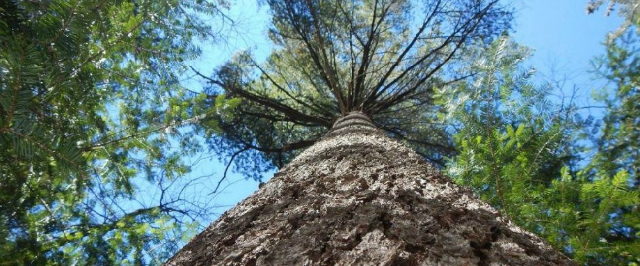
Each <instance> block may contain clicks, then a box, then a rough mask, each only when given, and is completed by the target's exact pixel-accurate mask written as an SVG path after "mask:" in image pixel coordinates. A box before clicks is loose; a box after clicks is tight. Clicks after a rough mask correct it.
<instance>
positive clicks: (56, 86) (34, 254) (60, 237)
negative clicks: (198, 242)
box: [0, 0, 224, 265]
mask: <svg viewBox="0 0 640 266" xmlns="http://www.w3.org/2000/svg"><path fill="white" fill-rule="evenodd" d="M221 7H224V3H223V2H205V1H91V0H90V1H86V0H85V1H2V2H1V4H0V47H1V48H0V180H1V181H0V261H2V262H3V263H9V264H29V265H32V264H45V263H52V264H72V263H79V262H81V263H86V264H124V263H134V262H135V263H141V262H145V261H146V262H150V261H153V260H159V261H163V260H164V259H163V258H165V257H166V256H167V254H171V253H172V252H173V251H174V250H175V249H176V247H177V246H178V245H179V243H180V241H181V237H183V235H184V236H188V235H189V233H188V232H190V231H193V229H194V228H193V226H189V225H190V224H191V223H193V222H194V221H195V219H198V218H199V217H201V216H202V215H206V213H205V212H203V209H199V208H192V207H190V205H188V204H196V203H197V202H193V201H192V200H193V199H191V198H189V197H187V195H185V193H184V191H185V189H186V188H185V186H184V184H185V183H188V182H181V181H177V180H176V177H178V176H181V175H184V174H185V173H186V172H187V171H188V170H189V165H187V164H186V163H185V162H184V161H183V160H181V159H180V156H182V155H184V154H192V153H193V152H195V151H196V150H197V148H198V147H197V145H195V142H194V141H193V139H191V138H190V137H189V135H184V134H183V133H184V130H185V128H187V127H188V126H189V125H190V124H192V123H193V122H196V121H198V118H199V117H201V116H204V115H206V114H205V113H204V112H205V111H204V110H200V109H190V107H191V106H192V105H193V104H194V103H195V102H196V101H198V98H193V97H185V92H184V88H182V87H181V86H180V84H179V79H178V78H179V76H178V73H180V71H184V70H185V67H186V66H185V65H184V63H183V62H185V61H186V60H188V59H190V58H193V57H194V56H196V55H197V54H198V52H199V51H198V48H197V47H196V46H194V45H193V44H192V41H193V40H194V39H195V38H211V37H213V29H212V28H211V26H210V25H206V24H205V23H204V22H203V21H201V20H200V19H199V17H200V16H203V15H207V16H209V15H211V16H213V15H220V14H221V13H220V9H219V8H221ZM211 110H215V109H211ZM211 110H208V111H211ZM181 130H183V131H182V132H181ZM194 181H195V180H191V181H189V182H194ZM145 184H152V185H145ZM141 187H147V188H153V190H154V191H145V193H148V194H141V193H140V192H141V191H140V188H141Z"/></svg>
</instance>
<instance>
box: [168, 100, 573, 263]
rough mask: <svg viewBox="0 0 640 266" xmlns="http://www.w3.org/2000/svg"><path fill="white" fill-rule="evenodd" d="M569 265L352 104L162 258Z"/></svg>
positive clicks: (179, 260)
mask: <svg viewBox="0 0 640 266" xmlns="http://www.w3.org/2000/svg"><path fill="white" fill-rule="evenodd" d="M505 264H506V265H572V264H574V263H573V262H572V261H571V260H569V259H568V258H567V257H566V256H564V255H563V254H561V253H560V252H558V251H556V250H554V249H552V248H551V247H550V246H549V245H548V244H546V243H544V242H543V241H542V240H541V239H540V238H538V237H537V236H535V235H533V234H531V233H529V232H527V231H525V230H523V229H520V228H519V227H517V226H515V225H514V224H512V223H511V222H510V221H509V220H507V219H504V218H502V217H500V215H499V214H498V212H497V211H496V210H494V209H493V208H492V207H490V206H489V205H487V204H486V203H484V202H482V201H480V200H479V199H477V198H476V197H474V196H473V195H472V193H471V191H470V190H468V189H465V188H461V187H459V186H457V185H455V184H454V183H452V182H451V181H450V180H449V178H447V177H446V176H444V175H442V174H441V173H440V172H439V171H437V170H436V169H435V168H433V167H431V166H430V165H428V164H427V163H425V162H424V160H423V159H422V158H421V157H420V156H419V155H417V154H416V153H415V152H413V151H412V150H411V149H409V148H407V147H405V146H404V145H402V144H401V143H399V142H397V141H395V140H392V139H390V138H388V137H387V136H385V135H384V133H383V132H381V131H380V130H378V129H377V128H376V127H375V126H374V125H373V124H372V123H371V120H370V119H369V118H368V117H367V116H366V115H364V114H362V113H358V112H352V113H349V114H348V115H347V116H345V117H343V118H341V119H339V120H338V121H336V123H335V124H334V126H333V128H332V129H331V130H330V131H329V132H328V133H327V134H326V135H325V136H324V137H323V138H322V139H320V141H318V142H317V143H316V144H315V145H313V146H311V147H310V148H308V149H307V150H305V151H304V152H303V153H301V154H300V155H299V156H298V157H296V158H295V159H294V160H293V161H292V162H291V163H290V164H289V165H287V166H286V167H284V168H282V169H281V170H280V171H279V172H278V173H276V174H275V176H274V177H273V178H272V179H271V180H270V181H269V182H267V183H266V184H265V185H264V186H262V188H260V189H259V190H258V191H257V192H256V193H254V194H253V195H252V196H250V197H249V198H247V199H245V200H244V201H242V202H241V203H240V204H238V205H237V206H235V207H234V208H232V209H230V210H229V211H227V212H225V213H224V214H223V215H222V216H221V217H220V218H219V219H218V220H217V221H216V222H214V223H213V224H211V225H210V226H209V227H208V228H207V229H206V230H205V231H204V232H202V233H200V234H199V235H197V236H196V237H195V238H194V239H193V240H192V241H191V242H190V243H188V244H187V245H186V246H185V247H184V248H183V249H182V250H180V251H179V252H178V253H177V254H175V256H174V257H173V258H171V259H170V260H169V261H168V262H167V265H505Z"/></svg>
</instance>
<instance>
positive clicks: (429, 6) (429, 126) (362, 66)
mask: <svg viewBox="0 0 640 266" xmlns="http://www.w3.org/2000/svg"><path fill="white" fill-rule="evenodd" d="M265 3H266V4H268V6H269V8H270V12H271V25H270V29H269V37H270V39H271V40H272V42H273V43H274V45H275V47H274V50H273V51H272V52H271V54H270V56H269V57H268V58H267V60H266V62H256V61H255V60H254V59H253V57H252V56H251V54H250V53H248V52H245V53H239V54H238V55H236V56H235V57H234V59H233V60H231V62H229V63H227V64H226V65H224V66H222V67H219V68H217V69H216V70H215V71H214V73H213V75H211V76H203V75H201V76H203V77H204V78H206V79H207V80H208V81H209V82H210V84H211V86H210V87H209V88H207V89H206V90H205V91H206V93H207V94H209V97H210V98H215V97H216V96H217V95H218V94H226V95H227V96H228V97H234V98H235V97H240V98H242V99H243V104H242V105H240V106H239V108H237V110H235V113H236V114H237V115H236V116H234V118H233V119H217V122H216V123H215V124H216V125H219V126H220V127H221V129H222V134H221V135H220V136H218V137H215V138H212V139H210V140H209V143H210V145H211V146H213V147H215V149H216V150H218V151H221V152H223V153H227V155H229V156H230V157H233V158H235V161H234V165H235V166H236V169H238V170H243V173H246V174H251V173H255V172H256V171H263V170H265V169H269V168H271V166H279V167H282V166H284V164H286V163H287V162H288V161H289V160H291V159H292V158H293V157H294V156H295V155H296V153H297V152H299V151H300V150H301V149H302V148H305V147H308V146H310V145H311V144H313V143H314V142H315V141H316V140H318V139H319V138H320V137H321V136H322V135H323V134H324V133H326V132H327V131H328V130H329V129H330V128H331V126H332V125H333V122H334V121H336V119H338V118H339V117H340V116H342V115H344V114H346V113H348V112H350V111H363V112H365V113H367V114H368V115H369V116H371V117H372V119H373V120H374V121H375V122H376V123H377V126H379V127H380V128H381V129H383V130H385V131H386V132H387V133H388V134H389V135H391V136H393V137H395V138H397V139H400V140H402V141H404V142H405V143H407V144H408V145H410V146H411V147H413V148H415V150H416V151H417V152H419V153H420V154H421V155H422V156H424V157H425V158H426V159H427V160H430V161H433V162H435V163H438V164H439V165H442V164H443V158H444V156H445V155H450V154H452V152H453V149H452V147H451V146H452V145H451V144H452V142H451V139H450V136H449V135H448V134H447V133H446V132H445V131H444V126H443V125H442V124H441V123H439V121H438V120H437V117H436V113H437V108H438V107H437V106H435V105H434V104H433V101H432V97H431V96H432V93H433V90H434V88H436V87H442V86H445V85H446V84H449V83H455V82H457V81H458V80H460V79H463V78H464V77H466V75H470V73H463V72H457V73H456V75H453V74H452V73H451V72H453V71H452V70H454V69H458V68H459V66H460V64H461V62H464V60H465V58H463V57H461V56H460V55H462V54H463V51H465V50H467V49H468V48H469V47H473V46H474V45H475V44H476V43H484V42H488V41H490V40H491V39H493V38H495V37H496V36H497V35H499V34H500V33H501V32H503V31H504V30H507V29H508V28H509V26H510V21H511V12H510V9H509V8H507V7H505V6H504V5H502V3H500V2H499V1H491V0H489V1H485V0H481V1H468V0H462V1H457V0H444V1H439V0H429V1H405V0H401V1H345V0H340V1H304V0H295V1H270V0H269V1H265ZM457 74H459V75H457ZM254 176H255V175H254Z"/></svg>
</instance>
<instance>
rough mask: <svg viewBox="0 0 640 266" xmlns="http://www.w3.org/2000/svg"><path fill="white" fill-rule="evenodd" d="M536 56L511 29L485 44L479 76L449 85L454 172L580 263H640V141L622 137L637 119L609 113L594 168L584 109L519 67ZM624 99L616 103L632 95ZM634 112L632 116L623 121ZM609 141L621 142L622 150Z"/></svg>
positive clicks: (447, 102)
mask: <svg viewBox="0 0 640 266" xmlns="http://www.w3.org/2000/svg"><path fill="white" fill-rule="evenodd" d="M526 55H527V51H526V49H524V48H522V47H519V46H517V45H515V44H514V43H512V42H511V41H509V40H508V38H503V39H502V40H499V41H497V42H495V43H494V44H492V45H491V46H490V47H489V48H488V49H486V50H481V52H480V53H478V56H477V58H480V59H479V60H478V61H477V62H476V63H474V65H473V66H472V67H474V68H478V73H479V74H478V75H476V76H475V77H474V78H473V79H470V80H469V81H468V82H467V83H461V84H460V85H459V86H457V87H455V88H449V89H444V90H443V91H442V92H441V93H442V94H440V95H439V98H440V99H441V103H442V104H443V105H445V106H446V107H447V108H446V110H448V112H447V113H446V114H447V115H448V116H447V117H446V120H448V121H453V124H454V125H456V126H457V127H456V134H455V135H454V138H455V140H456V144H457V145H458V149H459V151H460V154H459V155H457V156H456V157H454V158H453V159H452V160H451V162H450V164H449V165H448V167H447V172H448V173H449V175H450V176H451V177H453V178H454V179H455V180H456V182H457V183H459V184H463V185H468V186H470V187H472V188H473V190H474V191H475V192H476V193H477V195H479V196H480V197H481V198H482V199H484V200H487V201H488V202H489V203H491V205H492V206H496V207H497V208H499V209H500V210H501V213H502V214H503V215H505V216H507V217H509V218H510V219H512V220H513V221H514V222H515V223H516V224H518V225H520V226H523V227H525V228H527V229H528V230H530V231H532V232H534V233H537V234H539V235H540V236H542V237H544V238H546V239H547V241H549V242H550V243H551V244H552V245H554V246H555V247H556V248H557V249H560V250H563V251H564V252H565V253H566V254H567V255H570V256H572V257H573V258H574V259H575V260H577V261H578V262H581V263H587V264H602V265H622V264H629V263H637V262H638V258H639V255H640V254H639V253H638V250H640V248H639V247H640V240H639V239H638V237H637V232H638V227H637V225H638V222H639V220H638V219H639V216H638V213H637V207H638V204H640V193H639V192H638V190H637V189H635V188H633V187H632V186H631V182H632V181H633V180H634V179H635V178H634V175H633V174H630V173H632V172H631V171H633V170H632V169H633V167H634V164H633V160H632V158H633V157H632V156H633V154H635V153H636V150H635V149H627V147H629V146H627V145H631V146H633V145H634V140H631V139H620V138H619V137H620V136H621V135H622V134H629V133H631V132H634V130H636V129H637V128H638V127H637V125H636V126H633V125H629V122H628V121H629V120H628V119H629V116H627V117H624V118H622V119H620V116H619V115H618V114H619V113H618V112H612V113H608V114H607V115H606V117H605V126H604V132H603V135H602V139H601V141H599V142H598V144H599V145H598V147H599V149H601V151H599V152H598V153H597V154H596V155H595V157H594V158H593V159H592V160H591V163H589V164H588V165H587V166H586V167H585V166H584V164H578V163H577V162H578V161H579V159H580V158H579V156H581V153H580V150H581V149H582V147H580V146H579V144H577V143H579V142H580V139H581V136H580V135H581V134H578V133H579V132H581V128H582V127H583V126H584V125H586V124H585V123H587V121H589V120H587V121H583V120H581V119H579V118H577V116H575V114H576V113H575V106H571V105H569V106H567V105H565V106H562V105H558V104H554V103H553V102H552V101H550V100H549V99H548V96H549V92H548V91H546V89H544V87H542V88H537V87H536V86H533V85H531V84H530V81H529V77H530V75H531V74H532V72H531V71H530V70H523V69H521V67H519V63H520V62H521V61H522V60H523V59H524V58H526ZM629 69H634V68H629ZM618 84H628V83H625V82H622V83H618ZM631 84H633V83H631ZM618 99H619V100H621V101H620V102H618V101H617V100H615V101H611V102H610V104H614V103H615V106H618V105H617V104H619V103H625V102H627V100H626V99H625V97H620V98H618ZM636 117H637V116H636ZM631 120H632V121H635V120H633V119H631ZM625 121H627V122H626V123H627V124H628V125H620V124H624V123H625ZM625 128H626V129H625ZM618 129H620V131H618ZM582 141H584V139H583V140H582ZM606 143H615V144H617V145H621V147H622V148H621V151H620V152H615V151H613V150H610V149H609V148H607V147H610V146H608V145H606ZM613 165H615V167H613Z"/></svg>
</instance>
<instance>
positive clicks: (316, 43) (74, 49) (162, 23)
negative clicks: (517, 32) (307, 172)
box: [0, 0, 640, 265]
mask: <svg viewBox="0 0 640 266" xmlns="http://www.w3.org/2000/svg"><path fill="white" fill-rule="evenodd" d="M260 3H261V4H262V5H264V6H265V7H266V8H268V9H269V16H270V23H269V25H268V27H269V29H268V37H269V39H270V42H271V43H272V44H273V49H272V50H271V51H270V54H269V55H268V57H267V58H266V60H258V59H256V57H255V56H254V55H253V54H252V52H251V51H243V52H238V53H236V54H235V55H234V56H233V59H232V60H230V61H229V62H226V63H224V64H222V65H220V66H210V68H208V69H201V68H197V67H194V65H192V64H191V62H192V61H193V60H195V59H197V58H198V57H199V56H200V55H201V52H202V51H201V49H205V47H209V46H207V45H209V44H212V43H216V42H224V41H225V37H226V32H227V31H228V30H229V28H228V27H231V28H233V27H234V26H235V25H234V23H235V21H234V19H232V18H231V17H229V16H227V13H226V12H227V11H228V10H227V9H228V7H229V6H230V4H229V3H227V2H226V1H201V0H162V1H139V0H127V1H97V0H95V1H94V0H83V1H81V0H52V1H15V0H10V1H3V2H2V3H1V4H0V46H1V49H0V223H1V224H0V236H1V238H0V261H3V262H7V263H9V264H72V263H85V264H160V263H162V262H164V261H165V260H166V259H167V258H168V257H169V256H171V255H172V254H173V253H175V251H176V250H177V249H178V248H180V247H181V246H182V245H183V244H184V243H186V241H188V240H189V238H190V237H192V236H193V234H194V233H195V232H197V231H198V230H200V229H202V228H203V227H204V226H206V225H207V224H208V223H210V222H211V221H212V219H213V218H215V208H214V206H212V204H211V203H212V199H213V198H214V197H216V196H218V194H216V193H219V192H220V191H219V188H220V184H221V182H222V181H223V180H224V179H225V178H226V177H227V174H228V173H229V172H231V171H235V172H238V173H242V174H243V175H244V176H245V177H246V178H250V179H251V178H252V179H255V180H258V181H262V178H263V174H264V173H265V172H267V171H268V170H272V169H277V168H281V167H283V166H284V165H286V164H287V162H289V161H290V160H291V159H293V158H294V156H295V155H297V154H298V153H299V152H300V151H301V150H302V149H304V148H306V147H309V146H311V145H312V144H313V143H315V142H316V141H317V140H318V139H319V138H320V137H321V136H322V135H323V134H324V133H326V132H327V131H328V130H329V129H330V128H331V126H332V125H333V123H334V122H335V121H336V119H338V118H339V117H340V116H342V115H344V114H346V113H348V112H350V111H362V112H364V113H366V114H367V115H368V116H370V117H371V118H372V120H373V122H374V123H375V125H376V126H377V127H379V128H380V129H381V130H383V131H384V132H385V133H386V134H388V135H389V136H391V137H394V138H395V139H397V140H399V141H401V142H403V143H404V144H406V145H408V146H409V147H411V148H412V149H414V150H415V151H416V152H418V154H420V155H421V156H422V157H423V158H424V159H425V160H426V161H428V162H430V163H432V164H434V165H436V166H437V167H438V168H440V169H441V170H442V171H444V172H446V173H447V174H448V175H449V176H450V177H451V178H452V179H453V180H455V181H456V182H457V183H459V184H461V185H465V186H468V187H470V188H471V189H472V190H473V191H474V192H475V193H476V194H477V195H478V196H479V197H480V198H482V199H483V200H485V201H487V202H488V203H490V204H491V205H492V206H494V207H495V208H497V209H499V210H500V212H501V215H504V216H506V217H508V218H509V219H511V220H513V221H514V222H515V223H516V224H518V225H520V226H522V227H524V228H526V229H527V230H530V231H531V232H534V233H536V234H538V235H539V236H541V237H542V238H544V239H546V241H548V242H549V243H550V244H552V245H553V246H554V247H555V248H556V249H558V250H560V251H562V252H564V253H565V254H567V255H568V256H570V257H572V258H573V259H574V260H576V261H578V262H579V263H584V264H604V265H614V264H616V265H624V264H628V265H635V264H638V263H640V253H639V252H638V250H640V240H639V238H640V227H639V226H640V214H639V210H638V204H640V192H639V188H640V177H639V176H638V173H639V172H640V153H639V152H638V151H640V105H638V103H639V102H640V98H639V97H640V96H639V92H640V89H639V82H640V76H639V73H638V71H639V70H640V66H639V65H638V64H639V62H640V60H639V59H640V58H639V57H640V55H639V53H638V49H639V45H640V43H639V40H638V37H639V34H640V31H639V28H638V26H639V25H640V19H638V15H637V14H638V11H639V10H638V5H637V4H635V3H634V1H608V2H605V1H591V2H588V3H585V6H586V10H587V12H588V13H596V14H601V13H606V14H607V15H609V14H614V13H616V11H618V12H617V13H618V14H619V15H620V16H621V17H622V18H623V19H624V23H623V25H621V26H620V28H619V29H617V30H616V31H614V32H612V33H611V34H610V35H609V36H602V39H603V40H604V41H605V43H604V45H605V48H606V50H605V54H603V55H602V57H600V58H596V59H594V60H593V71H594V74H595V75H596V76H597V77H598V78H601V79H603V80H606V81H608V83H607V86H606V88H604V89H601V90H598V91H596V93H594V94H597V95H598V97H597V99H594V100H597V101H598V102H599V103H601V104H602V106H600V107H602V108H600V109H599V110H600V111H601V112H602V116H601V117H592V116H588V115H585V113H584V112H582V111H583V110H585V109H589V108H592V107H590V106H581V105H580V104H578V103H577V102H575V101H573V99H571V98H569V99H561V100H557V99H554V98H553V95H554V90H558V89H561V88H558V87H554V86H553V84H538V83H537V82H535V81H534V77H535V75H536V74H537V73H536V71H535V70H534V69H533V68H532V67H530V66H527V65H525V64H524V63H523V62H524V61H525V60H527V58H528V57H529V56H530V54H531V50H530V49H528V48H527V47H524V46H522V45H520V44H518V43H516V42H514V41H513V40H512V39H511V38H510V33H511V32H512V30H513V29H512V22H513V19H514V12H513V7H512V6H511V5H510V4H509V3H507V2H506V1H497V0H495V1H490V0H428V1H403V0H366V1H364V0H363V1H316V0H296V1H275V0H264V1H261V2H260ZM603 9H604V10H603ZM196 44H198V45H201V47H200V46H198V45H196ZM202 45H204V46H202ZM207 49H210V48H207ZM185 73H193V75H194V77H192V78H194V79H198V80H201V81H203V82H205V84H206V85H205V86H202V87H199V86H194V85H193V84H197V83H185V82H184V80H183V79H185V75H184V74H185ZM185 84H190V85H189V86H187V85H185ZM580 89H581V90H593V89H594V88H580ZM602 110H604V111H602ZM211 156H213V157H217V158H220V159H222V160H223V161H224V162H225V163H226V167H225V168H224V169H215V175H204V176H199V177H196V176H194V175H192V172H193V170H194V165H195V164H196V163H197V162H198V161H200V160H202V159H201V158H204V157H211ZM211 171H212V172H213V171H214V169H212V170H211ZM205 183H206V184H209V185H210V187H211V191H204V190H203V189H202V188H201V187H206V186H203V185H202V184H205ZM194 187H200V188H197V189H194Z"/></svg>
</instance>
